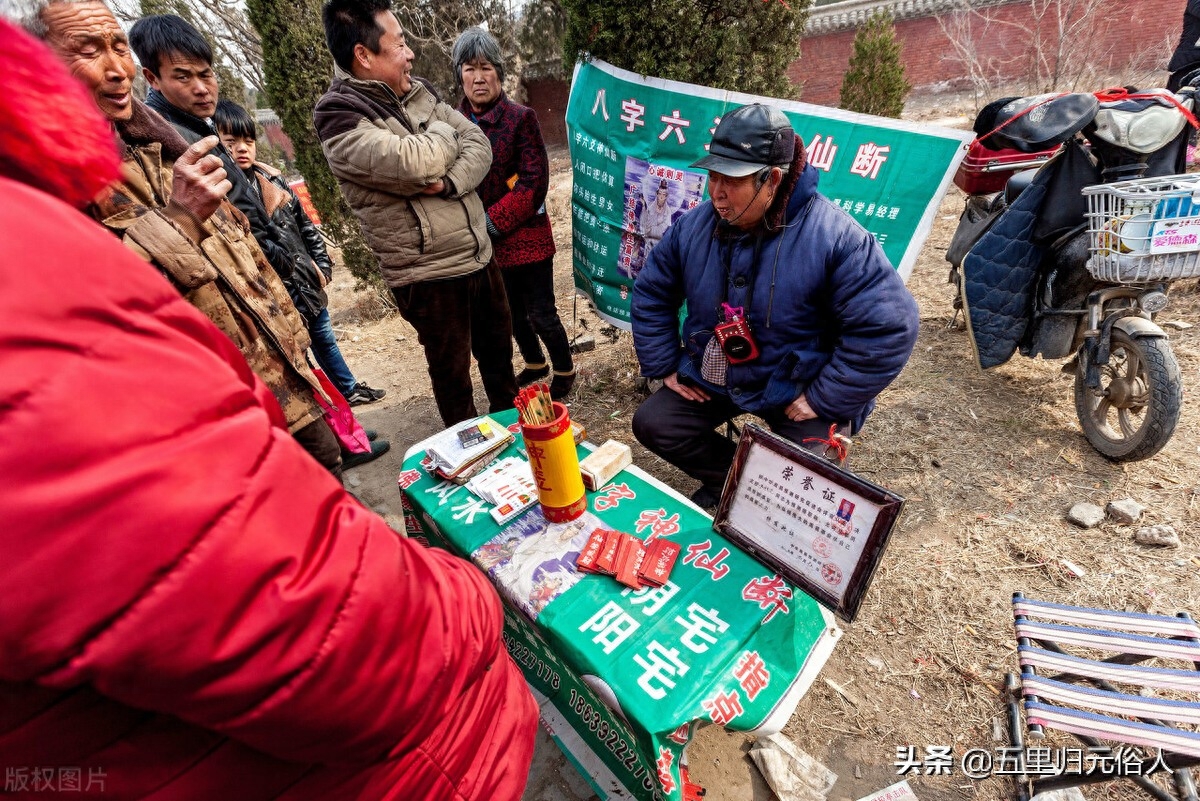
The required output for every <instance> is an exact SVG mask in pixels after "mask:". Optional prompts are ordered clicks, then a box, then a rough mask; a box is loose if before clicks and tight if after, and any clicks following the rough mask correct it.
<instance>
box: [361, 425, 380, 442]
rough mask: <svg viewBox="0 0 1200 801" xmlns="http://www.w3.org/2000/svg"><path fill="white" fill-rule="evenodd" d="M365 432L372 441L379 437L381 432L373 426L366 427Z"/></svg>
mask: <svg viewBox="0 0 1200 801" xmlns="http://www.w3.org/2000/svg"><path fill="white" fill-rule="evenodd" d="M363 433H364V434H366V435H367V439H369V440H371V442H374V441H375V440H377V439H379V432H378V431H376V430H375V429H373V428H364V429H363Z"/></svg>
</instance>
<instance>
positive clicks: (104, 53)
mask: <svg viewBox="0 0 1200 801" xmlns="http://www.w3.org/2000/svg"><path fill="white" fill-rule="evenodd" d="M31 11H32V13H31V16H30V17H29V19H27V20H25V26H26V28H27V29H28V30H29V31H30V32H31V33H33V34H34V35H36V36H40V37H41V38H43V39H45V40H46V42H47V44H49V45H50V47H51V49H52V50H54V52H55V54H56V55H57V56H58V57H59V58H60V59H61V60H62V61H63V62H65V63H66V64H67V66H68V67H69V68H70V69H71V71H72V73H73V74H74V75H75V77H76V78H78V79H79V80H80V81H81V82H82V83H83V84H84V86H85V87H86V88H87V89H88V90H89V91H90V92H91V94H92V97H93V98H94V99H95V101H96V105H97V106H98V107H99V108H100V111H101V112H103V113H104V115H105V116H106V117H107V118H108V119H109V121H110V122H112V124H113V127H114V129H115V131H116V133H117V135H118V136H119V137H120V140H121V144H122V145H123V148H124V161H123V163H122V166H121V172H122V180H121V181H120V182H118V183H116V184H114V185H112V186H111V187H109V188H108V189H107V190H105V191H104V192H102V193H101V195H100V196H99V197H98V198H97V199H96V200H95V202H94V203H93V204H92V207H91V209H90V210H91V212H92V214H93V216H94V217H96V218H97V219H98V220H99V221H100V222H102V223H103V224H104V225H105V226H106V227H108V228H109V230H111V231H112V232H113V233H115V234H117V235H118V236H120V237H121V238H122V239H123V240H124V241H125V244H126V245H128V246H129V247H130V248H131V249H132V250H134V251H135V252H136V253H138V254H139V255H140V256H142V258H144V259H146V260H147V261H149V262H151V263H153V264H154V265H155V266H156V267H157V268H158V269H159V270H160V271H162V272H163V273H164V274H165V275H166V276H167V278H169V279H170V280H171V282H172V283H173V284H174V285H175V287H176V288H177V289H178V290H179V291H180V292H181V293H182V294H183V295H184V296H185V297H186V298H187V299H188V300H189V301H190V302H191V303H192V304H193V305H194V306H196V307H197V308H199V309H200V310H201V311H202V312H204V314H205V315H207V316H208V318H209V319H210V320H212V321H213V323H215V324H216V326H217V327H218V328H220V329H221V331H223V332H224V333H225V334H226V335H227V336H228V337H229V338H230V339H232V340H233V341H234V343H235V344H236V345H237V346H238V348H239V349H240V350H241V351H242V354H243V355H244V356H245V357H246V361H247V362H248V363H249V365H250V367H251V368H252V369H253V370H254V372H255V373H257V374H258V376H259V378H261V379H262V380H263V382H264V383H266V385H267V386H268V387H270V388H271V391H272V393H273V394H274V395H275V398H276V400H278V401H279V405H280V407H282V409H283V415H284V417H285V418H286V422H287V426H288V430H289V431H290V432H291V433H292V435H293V436H294V437H295V438H296V440H297V441H298V442H300V444H301V445H303V446H304V448H305V450H307V451H308V452H309V453H310V454H312V456H313V457H314V458H315V459H316V460H317V461H318V462H320V463H321V464H322V465H324V466H325V467H326V468H328V469H329V470H330V472H332V473H333V474H334V475H335V476H338V477H339V478H340V476H341V456H340V449H339V447H338V442H337V438H336V437H335V436H334V434H333V432H332V431H331V430H330V428H329V425H328V424H327V423H326V422H325V420H324V418H323V417H322V415H321V410H320V407H318V406H317V404H316V401H315V400H314V397H313V392H314V390H317V391H319V387H320V385H319V383H318V382H317V379H316V376H314V375H313V373H312V370H311V369H310V368H309V366H308V361H307V359H306V356H305V350H306V349H307V348H308V344H309V340H308V332H307V330H306V329H305V325H304V321H303V319H302V318H301V317H300V315H299V313H297V311H296V309H295V307H294V306H293V305H292V301H291V299H290V298H289V297H288V294H287V290H286V289H285V288H284V286H283V282H282V281H281V280H280V279H279V276H278V275H276V274H275V271H274V270H273V269H272V268H271V265H270V264H269V263H268V262H267V260H266V257H265V256H263V254H262V251H261V250H260V249H259V247H258V245H257V243H256V242H255V241H254V238H253V237H252V236H251V235H250V227H249V224H248V223H247V222H246V218H245V217H244V216H243V215H242V213H241V212H239V211H238V210H237V209H236V208H234V207H233V205H231V204H230V203H229V201H228V200H226V199H225V195H226V193H227V192H228V191H229V186H230V184H229V181H228V180H227V177H226V173H225V170H224V168H223V167H222V166H221V161H220V159H218V158H217V157H216V156H215V155H212V154H210V153H209V152H208V151H210V150H212V148H213V147H215V146H216V144H217V137H215V136H213V137H209V138H208V139H202V140H200V141H199V142H197V143H196V144H194V145H192V146H191V147H188V145H187V143H186V142H184V140H183V139H182V138H181V137H180V135H179V134H178V133H177V132H176V131H175V129H174V128H172V127H171V126H170V125H169V124H168V123H167V122H166V121H165V120H163V118H162V117H160V116H158V114H156V113H155V112H154V111H152V110H150V109H149V108H147V107H146V106H145V105H144V104H142V103H141V102H140V101H139V100H137V99H136V98H134V97H133V93H132V82H133V77H134V74H135V70H134V65H133V57H132V56H131V55H130V51H129V43H128V41H127V39H126V36H125V32H124V31H123V30H122V29H121V26H120V25H119V24H118V23H117V20H116V18H115V17H114V16H113V14H112V12H111V11H110V10H109V9H108V7H107V6H106V5H104V3H102V2H92V1H91V0H84V2H62V1H56V0H42V1H41V2H40V3H37V4H36V7H35V8H34V9H32V10H31ZM146 411H147V414H154V410H153V409H147V410H146Z"/></svg>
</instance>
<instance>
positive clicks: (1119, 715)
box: [1007, 593, 1200, 801]
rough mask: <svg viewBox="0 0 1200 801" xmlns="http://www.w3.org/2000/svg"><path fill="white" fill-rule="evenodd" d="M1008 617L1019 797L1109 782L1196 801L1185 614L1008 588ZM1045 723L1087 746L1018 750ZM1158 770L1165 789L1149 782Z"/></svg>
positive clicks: (1198, 722) (1199, 631)
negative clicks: (1055, 599) (1040, 597)
mask: <svg viewBox="0 0 1200 801" xmlns="http://www.w3.org/2000/svg"><path fill="white" fill-rule="evenodd" d="M1013 619H1014V622H1015V624H1016V633H1017V644H1018V648H1017V653H1018V658H1019V661H1020V664H1021V677H1020V681H1019V682H1018V680H1017V677H1016V676H1015V675H1013V674H1012V673H1010V674H1008V676H1007V690H1008V693H1007V700H1008V716H1009V734H1010V737H1011V738H1012V741H1013V746H1014V747H1015V748H1014V750H1015V751H1016V754H1017V756H1018V759H1019V760H1020V770H1019V772H1018V773H1016V774H1015V775H1016V776H1017V798H1018V799H1019V801H1027V799H1029V798H1030V797H1031V796H1032V795H1034V794H1036V793H1039V792H1048V791H1051V790H1056V789H1062V788H1066V787H1081V786H1084V785H1089V784H1098V783H1101V782H1109V781H1116V780H1127V781H1131V782H1133V783H1134V784H1136V785H1137V786H1138V787H1140V788H1141V789H1142V790H1144V791H1145V792H1146V794H1148V795H1149V796H1150V797H1151V798H1156V799H1162V800H1163V801H1200V799H1198V798H1197V794H1196V785H1195V782H1194V781H1193V777H1192V771H1191V768H1192V767H1193V766H1195V765H1200V732H1198V731H1197V729H1198V727H1200V626H1197V624H1196V623H1195V621H1193V620H1192V619H1191V617H1189V616H1188V615H1187V614H1184V613H1181V614H1179V615H1178V616H1175V617H1169V616H1166V615H1144V614H1138V613H1133V612H1114V611H1111V610H1107V609H1088V608H1085V607H1079V606H1064V605H1062V604H1052V603H1045V602H1043V601H1034V600H1030V599H1027V598H1025V597H1024V596H1023V595H1022V594H1021V593H1017V594H1015V595H1014V596H1013ZM1067 648H1070V651H1068V650H1067ZM1151 659H1153V660H1155V664H1153V665H1143V664H1142V663H1143V662H1146V661H1147V660H1151ZM1160 695H1165V696H1168V697H1160ZM1022 702H1023V703H1022ZM1022 706H1023V707H1024V712H1025V714H1024V725H1022V715H1021V708H1022ZM1047 729H1058V730H1059V731H1064V732H1069V733H1070V734H1072V735H1074V736H1075V738H1076V739H1078V740H1079V741H1080V742H1081V743H1082V744H1083V745H1084V746H1086V749H1073V750H1074V751H1076V752H1078V756H1077V758H1075V757H1073V756H1072V755H1071V754H1069V753H1067V752H1070V751H1072V749H1062V750H1060V753H1061V757H1058V758H1053V759H1051V758H1049V755H1048V754H1047V753H1046V752H1048V751H1049V749H1045V748H1033V747H1028V748H1027V742H1026V740H1027V739H1028V740H1032V741H1040V740H1042V739H1043V738H1044V737H1045V735H1046V730H1047ZM1135 747H1137V748H1135ZM1035 752H1036V753H1037V755H1038V757H1039V758H1037V759H1034V758H1033V757H1034V756H1035ZM1085 754H1086V755H1085ZM1031 761H1032V762H1033V763H1036V764H1031ZM1164 773H1166V774H1169V775H1170V784H1171V785H1172V786H1171V788H1170V790H1167V789H1163V787H1162V786H1160V785H1159V784H1158V783H1156V782H1155V781H1154V780H1153V778H1152V777H1153V776H1154V775H1155V774H1164ZM1171 791H1173V792H1174V793H1175V794H1174V795H1172V794H1171Z"/></svg>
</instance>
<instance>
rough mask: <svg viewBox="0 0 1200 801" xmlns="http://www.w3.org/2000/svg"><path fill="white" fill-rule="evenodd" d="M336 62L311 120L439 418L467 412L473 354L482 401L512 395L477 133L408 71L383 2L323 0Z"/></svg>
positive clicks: (508, 401)
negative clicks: (417, 350) (414, 344)
mask: <svg viewBox="0 0 1200 801" xmlns="http://www.w3.org/2000/svg"><path fill="white" fill-rule="evenodd" d="M323 17H324V22H325V39H326V42H327V44H328V45H329V51H330V53H331V54H332V55H333V61H334V63H335V65H336V67H335V70H334V79H333V82H332V83H331V84H330V86H329V91H328V92H326V93H325V95H324V97H322V98H321V100H320V101H319V102H318V103H317V107H316V110H315V111H314V112H313V121H314V123H315V125H316V129H317V135H318V136H319V137H320V139H321V145H322V148H323V150H324V152H325V158H326V159H327V160H328V161H329V167H330V169H331V170H333V174H334V175H335V176H337V179H338V182H339V184H340V185H341V188H342V194H343V195H344V196H345V197H346V201H347V202H348V203H349V204H350V207H351V208H352V209H353V210H354V213H355V215H356V216H357V217H358V219H359V221H360V222H361V223H362V227H363V233H364V234H365V235H366V238H367V243H368V244H369V245H370V246H371V248H372V249H373V250H374V251H375V255H376V256H378V258H379V263H380V271H381V273H382V275H383V279H384V281H386V282H387V285H388V287H389V288H390V289H391V291H392V296H393V297H394V298H395V300H396V305H397V306H398V307H399V309H400V314H401V315H402V316H403V317H404V319H405V320H407V321H408V322H409V323H411V324H412V326H413V328H415V329H416V330H417V336H418V338H419V339H420V342H421V345H422V347H424V349H425V361H426V362H427V364H428V366H429V378H430V380H431V381H432V383H433V396H434V399H435V400H436V401H437V406H438V411H439V412H440V413H441V416H442V421H443V422H444V423H445V424H446V425H447V426H449V425H452V424H454V423H456V422H459V421H460V420H466V419H468V418H471V417H474V416H475V415H476V410H475V402H474V399H473V394H474V393H473V390H472V386H471V372H470V368H471V354H472V353H474V354H475V358H476V359H477V360H478V362H479V373H480V376H481V377H482V378H483V387H484V390H485V391H486V393H487V397H488V402H489V404H490V410H491V411H498V410H500V409H508V408H511V407H512V405H513V397H514V396H515V395H516V394H517V382H516V378H515V376H514V375H513V370H512V323H511V321H510V319H509V311H508V299H507V297H506V296H505V294H504V283H503V281H502V280H501V277H500V272H499V269H498V268H497V267H496V266H495V265H494V264H493V265H491V266H489V262H490V261H491V258H492V245H491V241H490V239H489V238H488V233H487V224H486V215H485V213H484V209H483V203H482V202H481V201H480V199H479V196H478V195H477V194H476V193H475V187H476V186H478V185H479V183H480V181H482V180H483V178H484V176H486V175H487V172H488V168H489V167H490V166H491V163H492V148H491V144H490V143H489V142H488V139H487V136H485V135H484V133H483V132H482V131H480V130H479V128H477V127H476V126H475V125H474V124H472V123H471V122H470V121H469V120H467V118H466V117H464V116H463V115H462V114H460V113H459V112H458V111H456V110H455V109H454V108H452V107H451V106H449V105H447V104H445V103H443V102H441V101H440V100H439V99H438V98H437V96H436V95H435V94H434V93H433V90H432V89H431V88H430V87H429V86H428V85H427V84H426V83H425V82H424V81H422V80H421V79H419V78H415V77H414V76H413V75H412V59H413V52H412V50H410V49H409V48H408V45H407V44H406V43H405V41H404V31H403V30H402V29H401V27H400V22H399V20H397V19H396V15H395V14H394V13H392V6H391V0H329V1H328V2H326V3H325V6H324V9H323Z"/></svg>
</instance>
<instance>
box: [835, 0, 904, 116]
mask: <svg viewBox="0 0 1200 801" xmlns="http://www.w3.org/2000/svg"><path fill="white" fill-rule="evenodd" d="M910 89H912V85H911V84H910V83H909V82H908V81H907V80H905V78H904V64H903V62H902V61H901V60H900V42H898V41H897V40H896V26H895V24H893V22H892V17H891V15H890V14H888V13H887V12H885V11H877V12H875V13H874V14H872V15H871V17H870V19H868V20H867V22H866V24H865V25H863V27H861V28H859V29H858V33H856V34H855V35H854V55H852V56H851V57H850V66H849V68H848V69H847V70H846V75H845V77H843V78H842V96H841V102H840V104H839V105H840V106H841V107H842V108H844V109H847V110H849V111H859V112H862V113H863V114H874V115H876V116H879V117H899V116H900V112H902V111H904V98H906V97H907V96H908V92H909V90H910Z"/></svg>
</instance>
